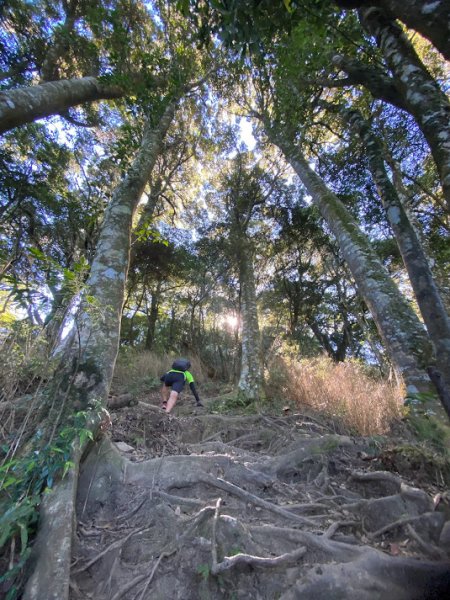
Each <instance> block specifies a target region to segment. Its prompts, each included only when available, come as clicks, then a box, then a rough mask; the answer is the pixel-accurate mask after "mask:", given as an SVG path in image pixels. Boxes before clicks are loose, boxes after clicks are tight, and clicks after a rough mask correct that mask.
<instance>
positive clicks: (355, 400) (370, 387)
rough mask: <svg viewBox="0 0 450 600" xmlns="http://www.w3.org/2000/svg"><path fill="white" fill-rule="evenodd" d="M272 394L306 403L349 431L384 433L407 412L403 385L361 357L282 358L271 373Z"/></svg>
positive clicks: (288, 401) (293, 404) (290, 402)
mask: <svg viewBox="0 0 450 600" xmlns="http://www.w3.org/2000/svg"><path fill="white" fill-rule="evenodd" d="M267 385H268V394H269V396H270V397H271V398H273V399H278V398H280V397H281V398H282V400H283V402H284V403H285V404H286V405H287V406H290V407H295V408H300V409H301V408H305V407H308V408H310V409H312V410H314V411H316V412H318V413H322V414H324V415H327V416H330V417H333V418H337V419H339V421H340V422H341V423H343V425H344V426H345V427H346V428H348V430H349V432H354V433H358V434H360V435H374V434H382V433H386V432H387V431H388V430H389V428H390V425H391V424H392V423H393V421H395V420H398V419H400V418H401V417H402V416H403V415H404V408H403V399H404V389H403V388H402V387H401V386H400V385H398V384H397V383H396V382H389V381H387V380H386V379H382V378H381V377H380V376H377V375H375V374H374V373H373V372H371V370H370V369H368V367H367V366H366V365H363V364H362V363H360V362H358V361H352V360H348V361H346V362H338V363H336V362H333V361H332V360H331V359H329V358H328V357H325V356H323V357H318V358H312V359H305V360H301V361H295V360H292V359H287V358H281V357H278V358H277V359H276V360H275V361H274V363H273V364H272V365H271V367H270V370H269V373H268V380H267Z"/></svg>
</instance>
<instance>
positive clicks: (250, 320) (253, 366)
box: [238, 237, 264, 401]
mask: <svg viewBox="0 0 450 600" xmlns="http://www.w3.org/2000/svg"><path fill="white" fill-rule="evenodd" d="M252 250H253V249H252V247H251V243H250V241H249V240H248V239H246V238H245V237H244V238H241V243H240V244H239V249H238V253H239V283H240V287H241V319H242V356H241V372H240V376H239V383H238V389H239V397H241V398H242V399H243V400H245V401H255V400H256V401H258V400H262V399H263V397H264V388H263V382H264V380H263V367H262V360H261V359H262V354H261V335H260V331H259V323H258V309H257V304H256V286H255V274H254V267H253V251H252Z"/></svg>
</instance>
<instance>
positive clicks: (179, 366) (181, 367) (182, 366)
mask: <svg viewBox="0 0 450 600" xmlns="http://www.w3.org/2000/svg"><path fill="white" fill-rule="evenodd" d="M190 366H191V363H190V362H189V361H188V359H187V358H177V360H174V361H173V364H172V369H175V371H187V370H188V369H189V367H190Z"/></svg>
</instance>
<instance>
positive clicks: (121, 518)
mask: <svg viewBox="0 0 450 600" xmlns="http://www.w3.org/2000/svg"><path fill="white" fill-rule="evenodd" d="M147 500H148V492H145V494H144V497H143V498H142V500H141V501H140V502H138V504H137V505H136V506H135V507H134V508H132V509H131V510H129V511H128V512H126V513H124V514H122V515H119V516H118V517H116V521H126V520H127V519H129V518H130V517H132V516H133V515H135V514H136V513H137V512H138V510H139V509H140V508H142V506H143V505H144V504H145V503H146V502H147Z"/></svg>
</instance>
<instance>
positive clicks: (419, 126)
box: [0, 0, 450, 572]
mask: <svg viewBox="0 0 450 600" xmlns="http://www.w3.org/2000/svg"><path fill="white" fill-rule="evenodd" d="M425 8H426V10H425ZM449 13H450V7H449V6H448V3H445V2H427V3H425V4H424V3H423V2H420V1H419V0H409V1H408V2H405V1H401V0H371V1H369V2H362V1H360V2H358V1H352V2H346V1H344V0H339V1H338V0H336V1H332V0H278V1H270V0H262V1H259V2H254V1H253V0H244V1H239V0H210V1H207V0H179V1H177V2H170V1H166V0H149V1H141V0H127V1H122V0H108V1H106V0H102V1H100V2H97V3H92V2H88V1H86V0H60V1H59V0H58V1H56V2H49V1H47V0H38V1H36V2H28V1H26V0H13V1H11V2H8V3H3V4H2V5H1V7H0V24H1V29H0V133H1V135H2V137H1V139H0V178H1V181H0V214H1V222H0V300H1V312H0V341H1V344H2V347H3V351H2V357H1V359H0V381H1V386H2V390H1V395H0V415H2V417H0V418H1V419H2V423H3V424H2V431H1V436H2V440H1V441H2V444H3V445H2V460H3V465H6V467H5V466H4V467H3V471H2V473H3V475H4V477H3V475H2V477H3V482H4V481H5V480H6V479H5V477H6V476H7V475H8V471H9V469H10V466H8V465H11V464H13V463H12V462H11V461H14V460H17V459H18V457H19V455H21V454H22V453H23V452H26V451H28V450H30V449H33V448H35V447H36V448H37V447H39V448H42V447H50V446H49V444H51V443H53V442H54V440H55V439H59V438H58V435H60V434H61V431H66V432H67V430H68V429H70V428H74V427H75V425H74V422H75V421H74V420H76V419H77V418H78V417H77V416H76V415H79V414H81V413H82V414H83V415H85V416H86V415H87V416H86V419H87V421H86V423H85V424H84V425H83V428H84V429H86V431H89V434H86V436H87V437H89V436H91V435H92V432H94V431H96V428H98V426H99V422H100V421H101V418H102V417H101V412H102V409H104V408H105V407H106V404H107V400H108V394H109V392H110V389H111V384H112V378H113V374H114V369H115V365H116V360H117V356H118V354H119V355H121V356H122V355H123V356H125V355H128V356H130V357H135V356H137V354H138V353H142V352H152V353H153V355H152V356H163V355H164V356H165V355H170V356H178V355H188V356H195V358H196V360H198V361H199V362H198V364H199V365H202V369H203V371H204V373H205V374H206V375H205V380H208V381H213V382H216V385H217V386H219V387H220V386H224V385H225V384H230V385H231V386H232V387H233V389H234V390H235V391H236V398H237V399H238V401H239V402H240V403H241V405H242V406H248V405H250V404H252V403H257V404H258V403H263V404H264V403H270V402H273V401H274V400H280V399H281V398H280V397H281V396H282V395H283V391H282V390H283V388H282V385H281V383H277V380H276V377H274V372H275V371H277V370H280V369H281V366H280V365H284V367H283V368H284V369H286V371H283V373H284V372H286V373H289V372H290V371H289V369H291V370H292V368H293V367H292V361H302V360H304V359H309V358H316V357H320V356H323V355H326V356H327V357H329V359H330V364H339V363H344V362H346V361H354V362H358V363H359V364H360V365H362V366H363V368H364V369H365V372H367V373H369V374H370V376H371V377H373V379H374V381H375V380H377V379H380V378H387V377H388V376H391V379H392V377H394V379H395V378H397V379H396V380H397V381H398V382H401V385H402V397H403V399H404V400H406V402H407V404H408V405H409V406H410V409H409V410H410V411H411V414H412V413H414V412H415V411H416V412H417V414H419V413H420V414H421V415H424V414H425V415H428V416H430V415H436V414H437V415H438V419H439V420H441V421H444V420H446V418H447V417H448V416H450V321H449V317H448V310H449V306H450V287H449V269H450V243H449V238H450V119H449V115H450V105H449V97H448V91H449V79H448V75H449V71H448V62H446V60H448V59H449V58H450V47H449V40H450V32H449V30H448V24H449V22H450V18H449V17H450V14H449ZM127 353H128V354H127ZM133 353H135V354H133ZM130 360H133V359H130ZM290 365H291V366H290ZM280 372H281V371H280ZM281 380H282V377H281V376H280V381H281ZM24 398H28V400H29V399H30V398H34V400H33V409H32V413H33V419H31V420H30V417H27V419H25V421H24V424H22V425H20V426H19V425H18V421H17V415H16V410H17V411H18V412H17V414H18V413H20V411H22V408H21V407H22V404H23V402H24ZM258 405H260V404H258ZM14 407H15V408H14ZM18 407H19V408H18ZM12 408H14V410H12ZM28 409H29V406H28V407H27V408H26V409H25V412H26V410H28ZM23 414H25V413H23ZM26 414H28V415H29V412H28V413H26ZM28 423H29V426H28V425H27V424H28ZM36 431H37V432H38V437H36V435H37V434H36ZM70 431H72V429H70ZM85 441H86V440H85ZM46 444H47V446H46ZM70 460H72V459H70ZM68 462H69V459H68V458H67V461H66V463H65V464H67V463H68ZM67 468H70V465H69V467H67ZM57 471H58V469H57V468H56V467H55V477H56V472H57ZM14 485H15V483H14V484H13V482H11V486H12V487H11V490H12V491H11V492H10V493H9V492H8V494H9V496H8V500H9V501H14V502H19V501H20V502H22V500H23V498H24V497H25V496H24V489H25V488H28V489H34V491H35V492H36V494H39V493H40V492H41V491H42V489H43V488H44V487H45V486H46V485H49V483H48V480H47V479H46V478H42V477H40V478H37V479H34V480H32V481H30V480H29V479H27V480H26V481H25V480H23V481H22V482H21V484H20V485H19V486H18V487H17V489H15V488H14ZM33 486H34V487H33ZM49 487H51V484H50V486H49ZM31 514H32V512H30V515H31ZM30 518H31V517H30ZM0 539H2V538H1V536H0ZM21 566H22V565H21V564H20V566H19V567H18V569H17V571H18V572H19V571H20V569H21Z"/></svg>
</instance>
